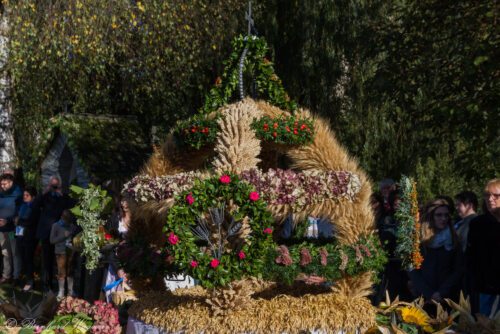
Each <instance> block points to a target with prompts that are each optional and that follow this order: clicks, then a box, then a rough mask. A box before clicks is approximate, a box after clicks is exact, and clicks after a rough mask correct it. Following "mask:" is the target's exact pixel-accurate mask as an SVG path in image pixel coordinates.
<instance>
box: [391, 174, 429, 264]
mask: <svg viewBox="0 0 500 334" xmlns="http://www.w3.org/2000/svg"><path fill="white" fill-rule="evenodd" d="M399 185H400V187H401V202H400V204H399V206H398V209H397V210H396V213H395V215H394V217H395V218H396V220H397V221H399V227H398V230H397V232H396V238H397V246H396V255H397V256H399V258H400V259H401V260H402V264H403V267H404V268H405V269H407V270H412V269H419V268H420V266H421V265H422V262H423V261H424V258H423V256H422V254H421V253H420V222H419V220H420V218H419V212H418V201H417V184H416V182H415V181H414V180H413V179H411V178H409V177H407V176H403V177H402V178H401V181H400V182H399Z"/></svg>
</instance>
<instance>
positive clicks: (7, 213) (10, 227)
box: [0, 185, 23, 232]
mask: <svg viewBox="0 0 500 334" xmlns="http://www.w3.org/2000/svg"><path fill="white" fill-rule="evenodd" d="M22 202H23V191H22V190H21V188H20V187H19V186H17V185H13V186H12V188H11V189H10V190H8V191H2V192H0V218H2V219H6V220H7V225H5V226H2V227H0V232H10V231H14V228H15V227H14V218H15V217H16V216H17V215H18V213H19V207H20V206H21V203H22Z"/></svg>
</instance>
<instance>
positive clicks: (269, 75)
mask: <svg viewBox="0 0 500 334" xmlns="http://www.w3.org/2000/svg"><path fill="white" fill-rule="evenodd" d="M232 47H233V51H232V52H231V55H230V56H229V59H228V60H226V61H225V62H224V72H223V74H222V78H220V79H218V80H217V81H216V84H215V86H214V87H213V88H212V89H211V90H210V92H209V93H208V94H207V95H206V97H205V104H204V105H203V107H202V109H201V110H200V113H202V114H205V115H207V114H210V113H212V112H214V111H216V110H218V109H219V108H220V107H222V106H224V105H226V104H228V103H230V102H231V99H232V98H233V96H234V93H235V92H236V91H237V89H238V84H239V72H240V69H239V62H240V57H241V54H242V53H243V50H244V49H245V48H248V51H247V54H246V58H245V61H244V64H243V72H244V73H248V77H250V78H254V80H255V84H256V86H257V87H256V88H257V92H258V93H259V95H260V96H261V97H263V98H266V100H267V101H269V103H271V104H272V105H275V106H277V107H279V108H281V109H285V110H289V111H291V112H293V111H295V110H296V109H297V104H296V103H295V102H294V101H291V100H290V98H289V96H288V94H287V93H286V92H285V89H284V88H283V85H282V83H281V80H280V79H279V78H278V76H277V75H276V74H275V72H274V68H273V63H272V62H271V61H270V60H268V59H267V58H266V55H267V53H268V51H269V47H268V46H267V43H266V41H265V39H263V38H259V37H256V36H250V37H244V36H239V37H236V38H235V40H234V41H233V44H232Z"/></svg>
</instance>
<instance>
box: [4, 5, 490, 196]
mask: <svg viewBox="0 0 500 334" xmlns="http://www.w3.org/2000/svg"><path fill="white" fill-rule="evenodd" d="M245 7H246V4H245V3H244V2H242V1H236V0H229V1H206V0H194V1H159V0H144V1H140V2H139V1H125V0H112V1H98V0H75V1H62V0H59V1H57V0H56V1H51V2H34V1H29V0H17V1H11V2H10V3H8V6H7V13H9V20H10V23H11V33H10V45H9V47H10V50H11V54H10V61H9V67H8V68H9V71H10V75H11V77H12V81H13V83H14V89H13V94H12V97H13V102H14V110H15V116H16V129H17V132H16V134H17V139H18V141H21V140H24V142H25V143H27V145H21V147H22V148H21V147H20V146H19V145H18V148H19V149H20V150H24V151H25V152H28V153H27V154H26V155H27V156H37V155H36V154H31V151H30V150H28V149H26V148H25V146H29V147H34V149H33V150H35V151H36V145H34V144H33V143H35V144H36V142H37V141H38V138H39V136H38V135H37V133H41V132H42V131H43V129H44V127H45V124H46V123H45V122H46V120H47V119H48V118H49V117H51V116H52V115H54V114H56V113H58V112H60V111H64V110H68V112H73V113H81V112H86V113H113V114H133V115H137V116H138V117H139V119H140V120H141V121H142V123H143V124H144V127H145V129H149V127H150V126H151V125H159V126H163V127H169V126H171V125H172V124H173V121H174V120H177V119H179V118H184V117H185V116H187V115H188V114H192V113H194V112H195V111H196V110H198V109H199V108H200V107H201V106H202V105H203V96H204V94H205V93H206V92H207V91H208V89H209V88H210V86H211V83H213V82H214V80H215V78H216V77H217V76H220V75H221V74H222V60H223V59H226V58H227V56H228V55H229V54H230V51H229V44H230V43H229V42H230V40H232V38H233V37H235V36H237V35H238V34H240V33H242V32H244V31H245V26H246V22H245V21H244V20H243V17H244V15H243V13H244V9H245ZM498 15H499V10H498V4H497V2H496V1H495V0H485V1H452V0H443V1H441V0H440V1H438V0H429V1H417V0H398V1H387V0H385V1H383V0H372V1H368V0H317V1H296V0H293V1H271V0H262V1H260V2H259V3H258V6H257V8H255V20H256V25H257V28H258V30H259V32H260V33H261V34H263V35H264V36H265V38H266V39H267V41H268V42H269V45H270V46H271V47H272V49H273V50H274V60H275V64H276V72H277V74H278V76H279V77H280V78H281V79H282V80H283V84H284V86H285V89H286V90H287V91H288V93H289V95H290V97H291V98H292V99H294V100H296V101H297V102H298V103H299V104H300V105H303V106H305V107H308V108H311V109H312V110H313V111H315V112H318V113H320V114H321V115H323V116H325V117H328V118H330V119H331V123H332V126H333V128H334V129H335V130H336V132H337V134H338V136H339V139H340V140H341V141H342V142H343V143H344V145H345V146H346V147H347V148H348V149H349V150H350V151H351V153H352V154H353V155H355V156H357V157H358V158H359V160H360V162H361V165H362V166H363V167H364V168H365V169H366V170H367V171H368V172H369V174H370V175H371V176H372V178H373V179H374V180H378V179H380V178H382V177H385V176H392V177H393V178H395V179H398V178H399V176H400V175H401V174H406V175H410V176H416V177H418V179H417V181H418V182H419V184H420V185H421V186H420V188H419V191H420V192H422V196H423V197H424V199H428V198H430V197H432V196H434V195H437V194H438V193H448V194H453V192H455V191H457V190H460V189H463V188H471V189H480V186H481V185H482V184H484V182H485V180H486V179H488V178H491V177H494V176H499V174H500V171H499V167H498V157H499V156H500V132H499V131H500V130H499V129H500V127H499V126H498V124H500V110H499V106H498V101H499V90H500V87H499V86H500V85H499V80H498V79H499V75H500V70H499V66H498V61H497V59H499V58H500V55H499V50H500V48H499V45H498V43H499V41H500V38H499V37H500V36H499V31H500V30H499V29H498V20H499V18H498ZM270 60H272V59H270ZM247 82H248V81H247ZM25 160H26V161H23V162H22V164H23V165H27V164H28V163H32V165H33V166H36V163H33V162H30V160H29V159H25Z"/></svg>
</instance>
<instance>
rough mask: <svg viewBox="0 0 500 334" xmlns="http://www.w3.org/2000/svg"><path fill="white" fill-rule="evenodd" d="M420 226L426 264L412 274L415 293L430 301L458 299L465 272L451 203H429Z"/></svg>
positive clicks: (441, 200) (412, 288)
mask: <svg viewBox="0 0 500 334" xmlns="http://www.w3.org/2000/svg"><path fill="white" fill-rule="evenodd" d="M421 224H422V230H421V240H422V243H421V252H422V255H423V257H424V262H423V263H422V266H421V267H420V269H416V270H412V271H411V272H410V273H409V277H410V287H411V290H412V293H413V294H414V295H415V297H420V296H424V298H425V299H426V300H427V301H430V300H434V301H436V302H441V301H442V300H443V298H452V299H455V297H456V296H457V295H458V291H459V288H460V283H461V279H462V276H463V273H464V256H463V252H462V248H461V246H460V244H459V241H458V237H457V234H456V232H455V229H454V227H453V222H452V219H451V215H450V207H449V204H448V202H447V201H446V200H443V199H437V200H434V201H432V202H431V203H429V204H428V205H427V206H426V210H425V214H424V215H423V219H422V222H421Z"/></svg>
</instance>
